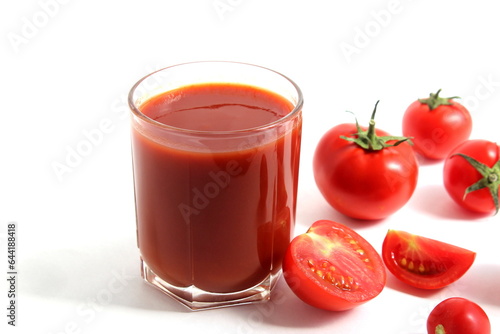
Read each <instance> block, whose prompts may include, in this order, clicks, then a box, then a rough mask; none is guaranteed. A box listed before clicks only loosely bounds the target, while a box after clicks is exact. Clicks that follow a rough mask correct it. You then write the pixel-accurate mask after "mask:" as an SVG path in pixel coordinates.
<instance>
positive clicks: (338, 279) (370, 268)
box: [283, 220, 386, 311]
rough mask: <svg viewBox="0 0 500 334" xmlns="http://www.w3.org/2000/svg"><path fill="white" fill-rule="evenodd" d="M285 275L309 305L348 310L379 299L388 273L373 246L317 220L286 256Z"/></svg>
mask: <svg viewBox="0 0 500 334" xmlns="http://www.w3.org/2000/svg"><path fill="white" fill-rule="evenodd" d="M283 276H284V278H285V281H286V282H287V283H288V285H289V286H290V288H291V290H292V291H293V292H294V293H295V294H296V295H297V296H298V297H299V298H300V299H302V300H303V301H304V302H306V303H307V304H309V305H311V306H314V307H317V308H320V309H325V310H330V311H344V310H348V309H352V308H354V307H357V306H359V305H361V304H364V303H366V302H367V301H369V300H371V299H373V298H375V297H376V296H377V295H379V294H380V293H381V292H382V290H383V288H384V287H385V283H386V271H385V267H384V264H383V262H382V259H381V257H380V255H379V254H378V253H377V251H376V250H375V249H374V248H373V246H372V245H371V244H370V243H369V242H368V241H367V240H366V239H364V238H363V237H362V236H361V235H359V234H358V233H356V232H355V231H354V230H352V229H350V228H349V227H347V226H345V225H343V224H340V223H337V222H333V221H329V220H319V221H317V222H315V223H314V224H312V225H311V227H310V228H309V230H308V231H307V232H306V233H304V234H301V235H298V236H296V237H295V238H294V239H293V240H292V242H291V243H290V245H289V246H288V249H287V251H286V253H285V258H284V260H283Z"/></svg>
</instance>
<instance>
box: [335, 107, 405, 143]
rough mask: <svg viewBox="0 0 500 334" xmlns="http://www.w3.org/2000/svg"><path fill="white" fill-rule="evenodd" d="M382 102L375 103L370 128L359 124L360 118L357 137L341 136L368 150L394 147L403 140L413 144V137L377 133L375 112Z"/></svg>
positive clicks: (357, 125)
mask: <svg viewBox="0 0 500 334" xmlns="http://www.w3.org/2000/svg"><path fill="white" fill-rule="evenodd" d="M379 102H380V100H379V101H377V103H375V108H374V109H373V113H372V116H371V118H370V123H369V126H368V129H367V130H366V131H363V130H362V129H361V127H360V126H359V124H358V120H357V119H356V118H355V119H356V130H357V132H356V133H354V134H353V135H355V136H356V137H355V138H354V137H347V136H340V138H342V139H345V140H347V141H349V142H352V143H355V144H357V145H358V146H360V147H361V148H363V149H365V150H367V151H380V150H382V149H384V148H386V147H393V146H398V145H399V144H401V143H403V142H406V141H407V142H408V143H409V144H410V145H411V144H412V142H411V139H410V138H411V137H397V136H377V135H376V133H375V113H376V112H377V105H378V103H379ZM394 140H395V141H396V142H395V143H390V144H389V143H388V142H389V141H394Z"/></svg>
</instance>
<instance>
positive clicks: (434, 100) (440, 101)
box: [418, 89, 458, 110]
mask: <svg viewBox="0 0 500 334" xmlns="http://www.w3.org/2000/svg"><path fill="white" fill-rule="evenodd" d="M440 92H441V89H439V90H438V91H437V92H436V93H435V94H433V93H430V94H429V97H428V98H426V99H418V101H419V102H420V103H422V104H427V105H428V106H429V110H434V109H436V108H437V107H439V106H442V105H447V106H448V105H452V104H453V101H452V100H453V99H457V98H458V96H452V97H440V96H439V93H440Z"/></svg>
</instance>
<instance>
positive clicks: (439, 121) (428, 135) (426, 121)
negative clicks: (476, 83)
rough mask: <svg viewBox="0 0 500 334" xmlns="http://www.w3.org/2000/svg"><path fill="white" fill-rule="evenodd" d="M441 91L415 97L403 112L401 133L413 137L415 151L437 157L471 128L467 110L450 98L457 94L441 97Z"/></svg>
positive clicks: (460, 140) (465, 136) (439, 158)
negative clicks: (422, 97) (424, 97)
mask: <svg viewBox="0 0 500 334" xmlns="http://www.w3.org/2000/svg"><path fill="white" fill-rule="evenodd" d="M440 91H441V90H438V91H437V93H435V94H432V93H431V94H430V96H429V98H427V99H418V100H416V101H415V102H413V103H412V104H410V106H409V107H408V108H407V109H406V111H405V114H404V115H403V135H404V136H409V137H412V141H413V143H414V145H413V148H414V149H415V151H416V152H417V153H419V154H420V155H422V156H424V157H427V158H429V159H436V160H443V159H445V158H446V157H447V156H448V154H449V153H450V151H451V150H452V149H453V148H454V147H455V146H457V145H458V144H460V143H461V142H463V141H464V140H467V139H469V136H470V134H471V131H472V118H471V116H470V113H469V111H468V110H467V109H466V108H465V107H464V106H463V105H461V104H460V103H458V102H455V101H453V99H455V98H456V97H447V98H443V97H440V96H439V92H440Z"/></svg>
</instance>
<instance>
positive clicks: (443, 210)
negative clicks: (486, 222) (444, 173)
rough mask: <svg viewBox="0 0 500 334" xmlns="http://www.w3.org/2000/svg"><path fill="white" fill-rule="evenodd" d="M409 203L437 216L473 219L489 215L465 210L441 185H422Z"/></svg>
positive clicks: (419, 209)
mask: <svg viewBox="0 0 500 334" xmlns="http://www.w3.org/2000/svg"><path fill="white" fill-rule="evenodd" d="M410 203H411V204H410V205H413V206H415V209H416V210H418V211H421V212H427V213H429V214H432V215H434V216H436V217H439V218H449V219H460V220H474V219H481V218H485V217H489V216H490V214H482V213H476V212H472V211H469V210H466V209H464V208H462V207H460V206H459V205H458V204H457V203H455V202H454V201H453V200H452V199H451V197H450V195H448V193H447V192H446V189H445V188H444V186H443V185H423V186H421V187H419V188H418V189H417V190H416V191H415V193H414V194H413V198H412V200H411V202H410Z"/></svg>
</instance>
